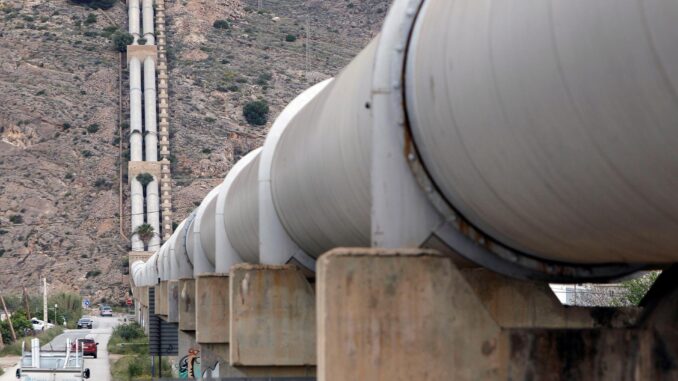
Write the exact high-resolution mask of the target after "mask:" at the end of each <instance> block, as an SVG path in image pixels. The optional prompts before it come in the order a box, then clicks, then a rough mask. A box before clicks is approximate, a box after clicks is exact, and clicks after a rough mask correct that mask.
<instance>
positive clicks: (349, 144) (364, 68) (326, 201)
mask: <svg viewBox="0 0 678 381" xmlns="http://www.w3.org/2000/svg"><path fill="white" fill-rule="evenodd" d="M377 42H378V39H374V40H373V41H372V42H371V43H370V44H369V45H368V46H367V47H366V48H365V49H364V50H363V51H362V52H361V53H360V54H359V55H358V56H357V57H356V58H355V59H354V60H353V61H352V62H351V63H350V64H349V65H348V66H347V67H346V68H345V69H344V70H343V71H342V72H341V74H339V76H338V77H337V78H336V79H335V80H334V81H332V82H331V83H329V84H328V85H327V86H326V87H325V88H324V89H323V90H322V91H321V92H320V93H319V94H318V95H316V96H315V97H314V98H313V100H311V101H310V102H309V103H308V104H307V105H306V106H305V107H304V108H303V109H302V110H300V111H299V113H298V114H297V115H296V116H295V117H294V118H293V119H292V120H291V121H290V123H289V125H288V126H287V128H286V129H285V131H284V132H283V134H282V136H281V138H280V141H279V142H278V145H277V147H276V150H275V154H274V158H273V167H272V170H271V188H272V193H273V201H274V204H275V207H276V210H277V211H278V215H279V216H280V219H281V221H282V224H283V226H284V227H285V230H287V232H288V233H289V234H290V236H291V237H292V239H293V240H294V241H295V242H296V243H297V245H299V247H300V248H302V249H303V250H304V251H306V252H307V253H308V254H310V255H313V256H316V257H317V256H319V255H320V254H322V253H324V252H326V251H328V250H330V249H332V248H335V247H339V246H369V245H370V182H369V177H370V176H369V163H370V142H371V138H370V134H371V132H370V124H371V118H370V110H369V109H368V108H367V107H366V105H367V104H368V103H369V100H370V84H371V82H372V81H371V74H372V65H371V63H372V62H373V60H374V52H375V50H376V47H377Z"/></svg>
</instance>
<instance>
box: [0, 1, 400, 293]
mask: <svg viewBox="0 0 678 381" xmlns="http://www.w3.org/2000/svg"><path fill="white" fill-rule="evenodd" d="M262 3H263V6H262V8H261V9H259V8H258V5H259V2H258V0H247V1H240V0H173V1H168V2H167V8H168V10H167V24H168V25H167V29H168V61H169V65H170V102H171V118H172V119H171V122H170V123H171V130H172V136H171V149H172V152H173V157H172V162H173V170H174V173H173V176H174V194H173V201H174V203H175V205H174V206H175V218H176V220H177V222H178V221H180V220H181V219H183V218H184V216H186V215H187V214H188V213H189V212H190V210H192V209H193V208H194V207H195V205H196V203H197V202H198V201H199V200H201V199H202V197H203V196H204V195H205V194H206V192H207V191H208V190H209V189H210V188H212V187H213V186H214V185H216V184H218V183H219V182H220V181H221V180H222V179H223V177H224V176H225V174H226V172H227V171H228V169H229V168H230V167H231V166H232V165H233V163H234V162H235V161H236V160H237V159H238V158H240V157H241V156H242V155H244V154H246V153H247V152H249V151H250V150H252V149H254V148H256V147H258V146H260V145H261V144H262V143H263V137H264V136H265V134H266V132H267V130H268V128H269V127H270V124H271V122H272V120H273V119H274V116H275V115H276V114H277V113H279V112H280V111H281V109H282V108H283V107H284V105H285V104H286V103H287V102H289V101H290V100H292V99H293V98H294V96H296V95H297V94H298V93H299V92H301V91H302V90H303V89H305V88H307V87H309V86H310V85H311V84H313V83H315V82H318V81H319V80H322V79H324V78H327V77H330V76H332V75H335V74H336V73H337V72H338V70H339V69H340V68H341V67H343V66H344V65H345V64H346V63H348V62H349V61H350V59H351V57H353V56H354V55H355V54H356V53H357V52H358V51H359V50H360V49H361V48H362V47H363V46H364V45H365V44H366V43H367V41H369V39H370V38H371V37H373V36H374V35H375V33H376V32H377V31H378V29H379V27H380V25H381V22H382V20H383V17H384V16H385V13H386V9H387V6H388V3H389V2H388V1H386V0H364V1H355V0H354V1H344V0H340V1H321V0H306V1H302V0H276V1H273V0H263V1H262ZM219 20H223V22H221V23H220V24H218V25H220V26H221V27H220V28H215V27H214V22H215V21H219ZM125 21H126V9H125V6H124V4H123V3H122V2H121V3H118V4H116V6H114V7H113V8H112V9H109V10H106V11H101V10H91V9H88V8H84V7H81V6H77V5H74V4H72V3H70V2H69V1H67V0H24V1H21V2H18V1H9V0H0V104H2V107H0V287H1V288H2V289H3V290H7V292H15V291H17V290H20V289H21V287H22V286H26V287H28V288H29V292H37V287H38V284H39V279H40V278H41V277H43V276H46V277H47V278H48V281H49V282H50V283H51V284H52V285H53V286H54V287H55V288H56V289H59V290H70V291H75V292H80V293H81V294H83V295H88V296H91V297H93V298H95V299H99V298H107V299H109V300H118V299H119V298H120V297H122V296H123V295H124V293H125V292H126V290H127V286H126V284H127V283H126V282H127V279H126V277H125V274H126V271H127V268H126V259H125V258H126V253H127V250H128V240H127V239H126V238H124V237H122V236H121V234H120V233H121V231H120V223H121V221H120V220H121V219H122V226H123V233H124V234H129V226H128V225H129V201H128V191H127V189H128V185H127V184H126V183H125V181H126V177H125V176H124V174H123V176H122V180H123V181H122V185H121V184H120V176H119V170H120V168H121V164H122V167H123V168H124V167H125V162H124V160H125V158H124V156H125V150H126V145H125V144H124V143H125V140H126V138H125V137H124V135H125V132H123V139H122V142H123V145H122V147H121V148H120V136H119V132H118V128H119V118H118V112H119V93H118V92H119V88H118V80H119V73H118V68H119V55H118V53H117V52H115V51H114V50H113V49H112V48H111V44H110V41H109V39H108V36H109V35H110V34H111V33H112V31H113V30H114V29H115V27H116V25H120V26H121V27H122V28H123V29H125V28H126V24H125ZM309 26H310V33H308V32H309V29H308V28H309ZM307 36H310V39H308V38H307ZM307 43H308V55H307V54H306V51H307V47H306V44H307ZM307 57H308V59H307ZM125 76H126V75H125V74H124V73H123V80H124V78H125ZM126 86H127V84H126V83H125V82H123V86H122V94H123V101H124V100H125V98H126V96H125V94H126ZM255 99H263V100H266V101H267V102H268V104H269V105H270V114H269V118H268V123H266V125H263V126H250V125H249V124H248V123H247V122H246V121H245V119H244V117H243V113H242V107H243V105H244V104H245V103H246V102H248V101H250V100H255ZM124 104H126V103H125V102H123V105H124ZM126 118H127V116H126V114H125V113H124V112H123V115H122V121H123V124H124V122H125V121H126ZM119 149H121V151H122V152H120V151H119ZM120 153H122V162H121V160H120V159H119V157H120V156H119V155H120ZM120 186H122V189H123V192H122V197H121V196H120V192H119V189H120ZM121 199H122V205H121V203H120V200H121ZM120 210H122V218H121V216H120Z"/></svg>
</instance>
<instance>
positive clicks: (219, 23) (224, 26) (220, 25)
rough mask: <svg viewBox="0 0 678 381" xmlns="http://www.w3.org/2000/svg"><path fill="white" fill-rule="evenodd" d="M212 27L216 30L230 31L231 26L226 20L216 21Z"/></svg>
mask: <svg viewBox="0 0 678 381" xmlns="http://www.w3.org/2000/svg"><path fill="white" fill-rule="evenodd" d="M212 26H213V27H214V28H216V29H230V28H231V24H230V23H229V22H228V21H226V20H216V21H215V22H214V24H212Z"/></svg>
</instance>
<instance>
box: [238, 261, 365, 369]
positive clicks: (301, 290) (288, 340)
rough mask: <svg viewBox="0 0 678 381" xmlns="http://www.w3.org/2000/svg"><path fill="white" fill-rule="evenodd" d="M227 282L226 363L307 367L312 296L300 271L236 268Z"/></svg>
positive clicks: (311, 350) (311, 359)
mask: <svg viewBox="0 0 678 381" xmlns="http://www.w3.org/2000/svg"><path fill="white" fill-rule="evenodd" d="M229 278H230V283H229V289H230V290H229V293H230V340H229V343H230V348H231V351H230V360H229V363H230V364H231V365H232V366H235V367H240V366H279V367H302V368H303V367H306V368H308V367H311V368H313V367H314V366H315V364H316V340H315V338H316V330H315V320H316V319H315V292H314V289H313V286H311V284H309V282H308V281H307V280H306V278H305V277H304V276H303V274H302V272H301V270H299V269H298V268H297V267H296V266H291V265H283V266H271V265H252V264H238V265H235V266H233V267H232V268H231V271H230V276H229ZM348 379H350V378H345V380H348ZM357 379H358V378H356V380H357Z"/></svg>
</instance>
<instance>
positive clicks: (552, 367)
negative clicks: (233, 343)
mask: <svg viewBox="0 0 678 381" xmlns="http://www.w3.org/2000/svg"><path fill="white" fill-rule="evenodd" d="M317 266H318V273H317V291H318V298H317V300H318V380H319V381H332V380H376V381H379V380H423V379H425V380H431V381H437V380H440V381H443V380H527V379H534V380H546V379H548V380H584V379H585V380H601V381H602V380H628V381H632V380H633V381H636V380H638V381H639V380H659V379H674V378H675V377H678V367H674V366H667V364H676V363H678V327H677V326H676V325H675V316H677V315H676V314H677V313H678V287H676V283H675V279H676V277H678V267H675V266H674V267H673V268H671V269H669V270H665V271H664V273H663V274H662V276H661V277H660V278H659V280H658V281H657V282H656V283H655V286H654V287H653V289H652V290H650V293H648V296H646V299H647V303H646V304H645V305H646V307H645V309H644V310H642V311H641V310H640V309H638V308H574V309H572V308H568V307H564V306H562V305H558V304H557V303H556V299H555V296H554V295H553V293H552V292H550V291H549V290H548V288H547V287H546V285H545V284H541V283H537V282H530V281H519V280H515V279H511V278H507V277H504V276H502V275H498V274H495V273H491V272H489V271H488V270H484V269H465V270H463V271H462V270H459V269H457V267H456V266H455V265H454V263H453V260H452V258H450V257H448V256H444V255H441V254H438V253H436V252H433V251H429V250H421V249H410V250H408V249H395V250H383V249H358V248H353V249H336V250H332V251H331V252H329V253H326V254H324V255H323V256H321V257H320V259H319V260H318V263H317ZM662 278H663V280H662ZM641 313H642V315H641Z"/></svg>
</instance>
